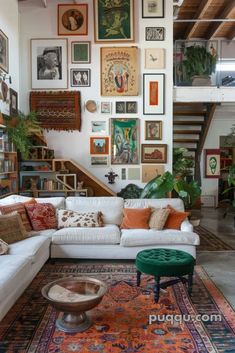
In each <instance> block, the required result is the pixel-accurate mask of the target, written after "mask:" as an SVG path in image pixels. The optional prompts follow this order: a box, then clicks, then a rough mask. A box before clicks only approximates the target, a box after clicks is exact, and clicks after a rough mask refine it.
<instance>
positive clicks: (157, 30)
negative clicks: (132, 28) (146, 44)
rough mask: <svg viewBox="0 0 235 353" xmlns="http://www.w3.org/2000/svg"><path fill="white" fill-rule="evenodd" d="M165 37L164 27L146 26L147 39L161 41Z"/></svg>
mask: <svg viewBox="0 0 235 353" xmlns="http://www.w3.org/2000/svg"><path fill="white" fill-rule="evenodd" d="M164 39H165V28H164V27H145V40H146V41H159V40H164Z"/></svg>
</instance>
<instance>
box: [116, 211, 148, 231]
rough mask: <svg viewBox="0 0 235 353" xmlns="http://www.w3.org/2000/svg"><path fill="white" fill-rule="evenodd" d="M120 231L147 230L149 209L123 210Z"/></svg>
mask: <svg viewBox="0 0 235 353" xmlns="http://www.w3.org/2000/svg"><path fill="white" fill-rule="evenodd" d="M123 215H124V218H123V220H122V224H121V226H120V227H121V228H122V229H149V218H150V216H151V208H124V210H123Z"/></svg>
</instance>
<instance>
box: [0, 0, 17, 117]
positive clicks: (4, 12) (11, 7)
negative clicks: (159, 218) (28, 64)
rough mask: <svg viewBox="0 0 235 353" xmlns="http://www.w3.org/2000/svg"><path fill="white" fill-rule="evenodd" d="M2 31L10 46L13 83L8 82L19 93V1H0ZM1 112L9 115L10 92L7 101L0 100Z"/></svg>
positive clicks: (10, 68)
mask: <svg viewBox="0 0 235 353" xmlns="http://www.w3.org/2000/svg"><path fill="white" fill-rule="evenodd" d="M0 29H1V30H2V31H3V33H4V34H5V35H6V36H7V37H8V44H9V74H10V75H11V79H12V83H11V85H10V84H9V80H6V83H7V85H8V87H11V88H13V89H14V90H15V91H17V92H18V91H19V20H18V1H17V0H7V1H6V0H0ZM0 111H1V112H2V113H5V114H9V91H8V97H7V101H6V102H3V101H2V100H0Z"/></svg>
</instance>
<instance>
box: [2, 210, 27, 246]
mask: <svg viewBox="0 0 235 353" xmlns="http://www.w3.org/2000/svg"><path fill="white" fill-rule="evenodd" d="M26 238H27V232H26V230H25V227H24V225H23V222H22V220H21V217H20V215H19V214H18V212H13V213H11V214H6V215H0V239H2V240H3V241H4V242H6V243H7V244H12V243H15V242H17V241H20V240H23V239H26Z"/></svg>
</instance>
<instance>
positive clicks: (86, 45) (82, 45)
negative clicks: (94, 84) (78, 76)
mask: <svg viewBox="0 0 235 353" xmlns="http://www.w3.org/2000/svg"><path fill="white" fill-rule="evenodd" d="M71 62H72V64H89V63H90V62H91V42H72V43H71Z"/></svg>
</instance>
